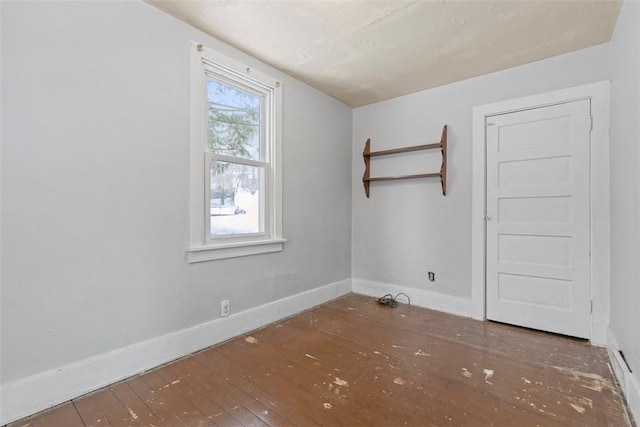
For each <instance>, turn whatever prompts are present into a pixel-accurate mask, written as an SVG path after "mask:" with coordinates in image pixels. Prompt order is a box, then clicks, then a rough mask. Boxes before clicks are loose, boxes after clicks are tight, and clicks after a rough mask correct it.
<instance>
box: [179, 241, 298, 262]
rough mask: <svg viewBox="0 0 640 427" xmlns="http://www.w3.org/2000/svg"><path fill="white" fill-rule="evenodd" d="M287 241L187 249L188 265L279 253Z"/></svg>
mask: <svg viewBox="0 0 640 427" xmlns="http://www.w3.org/2000/svg"><path fill="white" fill-rule="evenodd" d="M286 241H287V239H283V238H278V239H269V240H256V241H249V242H237V243H227V244H222V245H215V246H214V245H211V246H194V247H190V248H188V249H187V261H189V264H193V263H196V262H204V261H214V260H217V259H225V258H237V257H242V256H249V255H258V254H266V253H270V252H281V251H282V250H283V249H284V242H286Z"/></svg>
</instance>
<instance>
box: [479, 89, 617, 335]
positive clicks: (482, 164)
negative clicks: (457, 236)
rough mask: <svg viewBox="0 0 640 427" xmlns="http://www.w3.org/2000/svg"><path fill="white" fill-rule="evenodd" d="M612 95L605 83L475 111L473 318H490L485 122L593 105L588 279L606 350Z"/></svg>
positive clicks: (595, 326) (595, 324)
mask: <svg viewBox="0 0 640 427" xmlns="http://www.w3.org/2000/svg"><path fill="white" fill-rule="evenodd" d="M609 90H610V82H609V81H602V82H597V83H591V84H587V85H583V86H576V87H572V88H568V89H562V90H557V91H553V92H547V93H542V94H538V95H532V96H526V97H523V98H516V99H510V100H507V101H501V102H496V103H492V104H487V105H480V106H477V107H474V108H473V130H472V138H473V139H472V141H473V142H472V166H473V168H472V175H471V177H472V179H471V317H473V318H474V319H479V320H485V319H486V228H485V220H484V217H485V215H486V133H485V123H486V119H487V118H488V117H491V116H495V115H499V114H506V113H513V112H516V111H522V110H529V109H533V108H540V107H546V106H550V105H555V104H563V103H567V102H572V101H579V100H584V99H589V100H591V115H592V117H593V128H592V131H591V142H590V149H591V150H590V163H591V165H590V166H591V167H590V171H589V177H590V189H589V217H590V221H589V223H590V225H589V228H590V234H591V236H590V248H589V249H590V254H591V257H590V270H591V271H590V278H591V301H592V312H591V334H590V336H591V338H590V341H591V343H592V344H595V345H606V343H607V326H608V324H609V300H610V290H609V277H610V276H609V252H610V230H609V225H610V206H609V191H610V190H609Z"/></svg>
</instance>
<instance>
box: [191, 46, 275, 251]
mask: <svg viewBox="0 0 640 427" xmlns="http://www.w3.org/2000/svg"><path fill="white" fill-rule="evenodd" d="M190 56H191V63H190V74H191V75H190V150H189V152H190V155H189V159H190V164H189V170H190V214H189V216H190V227H189V229H190V231H189V232H190V244H189V248H187V259H188V261H189V262H190V263H194V262H203V261H210V260H217V259H224V258H234V257H240V256H247V255H256V254H263V253H269V252H279V251H282V250H283V249H284V242H285V241H286V239H285V238H284V237H283V235H282V83H281V82H280V81H279V80H277V79H275V78H274V77H271V76H269V75H267V74H265V73H262V72H260V71H258V70H256V69H254V68H252V67H249V66H247V65H245V64H242V63H241V62H239V61H236V60H235V59H232V58H229V57H227V56H225V55H222V54H220V53H219V52H216V51H214V50H212V49H209V48H207V47H205V46H204V45H202V44H200V43H197V42H191V46H190ZM207 75H209V76H216V77H220V78H221V79H222V80H223V81H226V82H230V83H231V84H232V85H234V84H236V85H237V87H239V88H244V89H246V88H247V87H248V88H252V89H253V90H252V91H256V92H258V93H261V94H263V95H264V96H265V103H264V109H263V110H264V111H263V112H262V118H261V123H263V125H264V126H263V128H264V130H262V131H261V132H262V136H261V144H262V145H261V150H264V151H263V152H264V156H263V158H262V159H260V160H249V159H246V160H242V161H237V159H236V158H235V157H229V156H224V155H221V154H215V153H211V152H210V151H209V150H208V146H207V107H206V77H207ZM250 90H251V89H250ZM211 160H220V161H229V160H230V161H232V162H233V163H237V164H246V165H250V166H259V167H261V168H264V169H263V170H264V177H263V179H264V189H265V195H264V196H263V197H264V203H263V211H262V212H261V215H263V218H264V221H263V224H264V231H263V232H260V233H255V234H241V235H228V236H220V237H213V238H212V237H211V232H210V221H211V217H210V215H211V214H210V197H211V192H210V188H209V178H210V174H209V167H210V166H209V165H210V161H211Z"/></svg>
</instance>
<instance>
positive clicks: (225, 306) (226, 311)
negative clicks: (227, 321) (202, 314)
mask: <svg viewBox="0 0 640 427" xmlns="http://www.w3.org/2000/svg"><path fill="white" fill-rule="evenodd" d="M230 314H231V305H230V304H229V300H228V299H226V300H223V301H222V302H221V303H220V316H221V317H227V316H228V315H230Z"/></svg>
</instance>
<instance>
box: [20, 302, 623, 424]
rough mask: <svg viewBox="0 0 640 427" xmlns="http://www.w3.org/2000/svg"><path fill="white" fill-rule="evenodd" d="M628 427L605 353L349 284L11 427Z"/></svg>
mask: <svg viewBox="0 0 640 427" xmlns="http://www.w3.org/2000/svg"><path fill="white" fill-rule="evenodd" d="M83 425H85V426H129V425H131V426H134V425H137V426H141V425H144V426H151V425H157V426H282V427H290V426H396V425H397V426H407V425H412V426H445V425H458V426H491V425H493V426H616V427H617V426H630V425H633V422H632V421H631V420H630V419H629V416H628V412H627V408H626V406H625V404H624V400H623V398H622V396H621V395H620V389H619V387H618V386H617V384H616V383H615V381H614V379H613V377H612V374H611V370H610V368H609V365H608V358H607V354H606V351H605V350H604V349H602V348H596V347H592V346H590V345H589V344H588V343H586V342H584V341H581V340H576V339H572V338H567V337H562V336H558V335H553V334H547V333H543V332H537V331H531V330H527V329H522V328H517V327H513V326H508V325H502V324H497V323H492V322H479V321H474V320H470V319H466V318H462V317H458V316H453V315H448V314H444V313H439V312H435V311H430V310H426V309H422V308H417V307H410V306H408V305H400V306H398V307H397V308H394V309H391V308H388V307H383V306H380V305H378V304H376V303H375V301H374V299H373V298H369V297H364V296H361V295H355V294H351V295H348V296H346V297H343V298H340V299H338V300H336V301H333V302H330V303H328V304H324V305H322V306H320V307H317V308H315V309H313V310H309V311H307V312H304V313H302V314H299V315H297V316H295V317H292V318H289V319H286V320H283V321H282V322H280V323H277V324H273V325H270V326H267V327H265V328H263V329H260V330H258V331H254V332H252V333H250V334H247V335H245V336H242V337H239V338H236V339H234V340H231V341H229V342H226V343H224V344H221V345H218V346H214V347H211V348H208V349H206V350H203V351H201V352H198V353H196V354H193V355H191V356H188V357H185V358H183V359H180V360H178V361H176V362H173V363H171V364H168V365H165V366H162V367H159V368H157V369H155V370H153V371H151V372H148V373H145V374H143V375H139V376H136V377H133V378H130V379H128V380H126V381H123V382H120V383H117V384H114V385H112V386H110V387H107V388H104V389H101V390H98V391H96V392H94V393H91V394H89V395H87V396H83V397H80V398H78V399H74V400H73V401H71V402H68V403H66V404H64V405H60V406H58V407H56V408H54V409H51V410H49V411H45V412H42V413H40V414H37V415H35V416H33V417H31V418H28V419H25V420H21V421H18V422H16V423H14V424H12V425H11V426H12V427H13V426H83Z"/></svg>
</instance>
